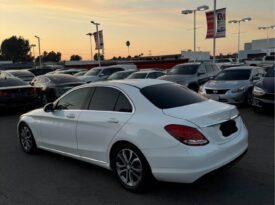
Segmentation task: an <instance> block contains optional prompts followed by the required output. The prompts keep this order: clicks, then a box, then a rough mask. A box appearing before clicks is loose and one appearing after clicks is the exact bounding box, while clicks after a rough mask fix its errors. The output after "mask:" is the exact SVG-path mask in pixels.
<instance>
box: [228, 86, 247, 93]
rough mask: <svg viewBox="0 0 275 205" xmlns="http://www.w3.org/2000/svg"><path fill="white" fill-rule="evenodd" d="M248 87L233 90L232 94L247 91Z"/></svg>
mask: <svg viewBox="0 0 275 205" xmlns="http://www.w3.org/2000/svg"><path fill="white" fill-rule="evenodd" d="M245 88H246V87H240V88H235V89H232V90H231V93H242V92H244V91H245Z"/></svg>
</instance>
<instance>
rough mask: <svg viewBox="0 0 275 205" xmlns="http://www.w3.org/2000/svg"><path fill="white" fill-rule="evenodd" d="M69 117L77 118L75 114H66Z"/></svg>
mask: <svg viewBox="0 0 275 205" xmlns="http://www.w3.org/2000/svg"><path fill="white" fill-rule="evenodd" d="M66 117H67V118H69V119H74V118H75V114H68V115H66Z"/></svg>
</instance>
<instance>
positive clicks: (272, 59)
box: [245, 55, 275, 66]
mask: <svg viewBox="0 0 275 205" xmlns="http://www.w3.org/2000/svg"><path fill="white" fill-rule="evenodd" d="M245 63H246V64H247V65H250V66H265V65H275V56H274V55H270V56H264V57H263V58H259V59H252V60H246V61H245Z"/></svg>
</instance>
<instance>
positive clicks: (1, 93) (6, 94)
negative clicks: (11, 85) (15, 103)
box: [0, 91, 9, 97]
mask: <svg viewBox="0 0 275 205" xmlns="http://www.w3.org/2000/svg"><path fill="white" fill-rule="evenodd" d="M8 96H9V93H8V92H5V91H0V97H8Z"/></svg>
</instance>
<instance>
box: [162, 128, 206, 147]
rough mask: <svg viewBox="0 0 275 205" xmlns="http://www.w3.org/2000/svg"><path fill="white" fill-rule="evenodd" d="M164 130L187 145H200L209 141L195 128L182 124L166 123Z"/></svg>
mask: <svg viewBox="0 0 275 205" xmlns="http://www.w3.org/2000/svg"><path fill="white" fill-rule="evenodd" d="M165 130H166V131H167V132H168V133H169V134H170V135H172V136H173V137H174V138H176V139H177V140H179V141H180V142H182V143H184V144H186V145H189V146H202V145H206V144H208V143H209V141H208V140H207V139H206V138H205V137H204V136H203V134H201V133H200V132H199V131H198V130H197V129H196V128H193V127H188V126H184V125H167V126H165Z"/></svg>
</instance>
